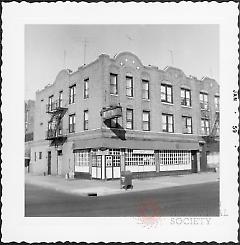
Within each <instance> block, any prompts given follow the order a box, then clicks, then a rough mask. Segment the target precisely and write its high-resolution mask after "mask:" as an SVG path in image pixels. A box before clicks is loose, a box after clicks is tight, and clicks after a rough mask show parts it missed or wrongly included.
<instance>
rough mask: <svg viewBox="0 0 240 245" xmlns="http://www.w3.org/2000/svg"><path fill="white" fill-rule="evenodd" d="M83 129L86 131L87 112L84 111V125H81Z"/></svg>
mask: <svg viewBox="0 0 240 245" xmlns="http://www.w3.org/2000/svg"><path fill="white" fill-rule="evenodd" d="M83 129H84V130H88V110H85V111H84V123H83Z"/></svg>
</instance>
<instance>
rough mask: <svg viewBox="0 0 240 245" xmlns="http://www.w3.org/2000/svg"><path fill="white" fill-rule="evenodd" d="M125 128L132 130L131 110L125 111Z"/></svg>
mask: <svg viewBox="0 0 240 245" xmlns="http://www.w3.org/2000/svg"><path fill="white" fill-rule="evenodd" d="M126 128H127V129H133V110H132V109H127V111H126Z"/></svg>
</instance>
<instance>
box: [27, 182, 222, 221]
mask: <svg viewBox="0 0 240 245" xmlns="http://www.w3.org/2000/svg"><path fill="white" fill-rule="evenodd" d="M25 188H26V189H25V190H26V196H25V216H32V217H36V216H45V217H50V216H54V217H63V216H64V217H87V216H99V217H101V216H106V217H127V216H137V217H139V216H218V215H219V211H218V210H219V182H212V183H204V184H195V185H187V186H177V187H169V188H164V189H155V190H148V191H141V192H132V193H131V191H130V190H129V191H128V193H127V194H119V195H110V196H100V197H99V196H98V197H87V196H86V197H84V196H78V195H74V194H67V193H62V192H57V191H55V190H49V189H47V188H41V187H39V186H35V185H31V184H26V185H25Z"/></svg>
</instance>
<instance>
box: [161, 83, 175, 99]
mask: <svg viewBox="0 0 240 245" xmlns="http://www.w3.org/2000/svg"><path fill="white" fill-rule="evenodd" d="M161 101H162V102H167V103H173V93H172V86H171V85H167V84H161Z"/></svg>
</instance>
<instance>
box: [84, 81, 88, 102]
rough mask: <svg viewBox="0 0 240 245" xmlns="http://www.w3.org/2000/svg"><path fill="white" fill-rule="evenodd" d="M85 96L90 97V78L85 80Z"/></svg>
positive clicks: (85, 97)
mask: <svg viewBox="0 0 240 245" xmlns="http://www.w3.org/2000/svg"><path fill="white" fill-rule="evenodd" d="M83 97H84V99H87V98H88V97H89V79H85V80H84V88H83Z"/></svg>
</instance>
